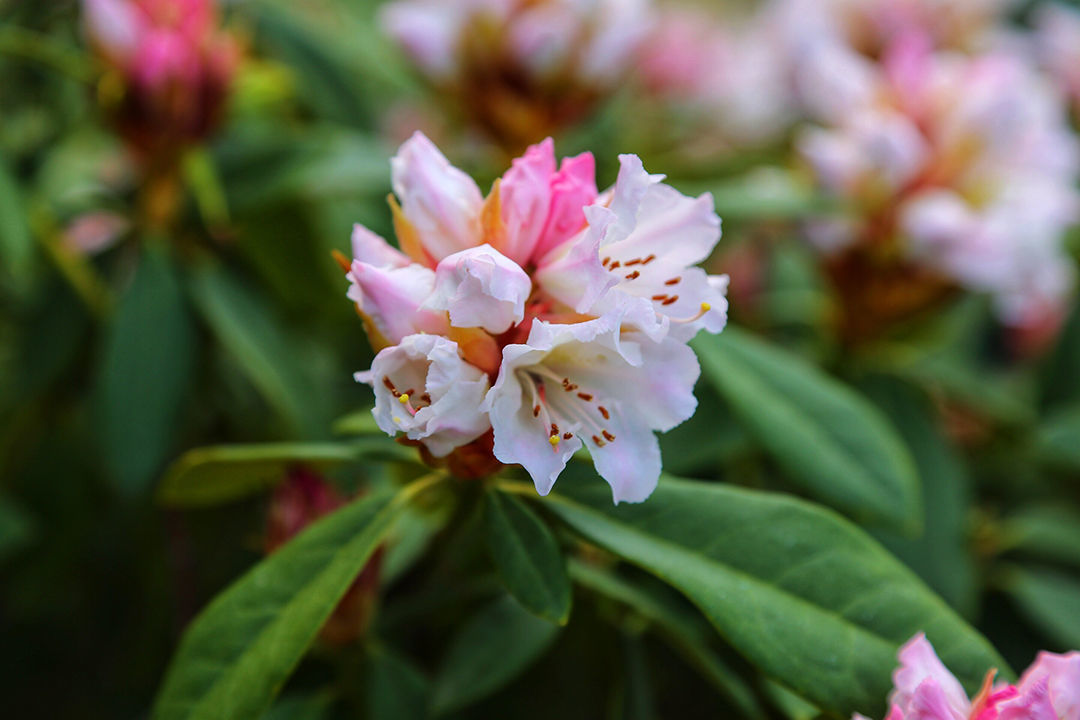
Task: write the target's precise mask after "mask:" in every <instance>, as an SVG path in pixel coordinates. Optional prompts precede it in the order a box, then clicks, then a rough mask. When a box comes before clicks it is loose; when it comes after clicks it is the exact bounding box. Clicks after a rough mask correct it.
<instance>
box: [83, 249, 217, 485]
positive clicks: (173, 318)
mask: <svg viewBox="0 0 1080 720" xmlns="http://www.w3.org/2000/svg"><path fill="white" fill-rule="evenodd" d="M196 340H197V335H196V333H195V328H194V325H193V323H192V320H191V315H190V313H189V311H188V307H187V303H186V299H185V297H184V293H183V291H182V289H181V287H180V281H179V278H178V277H177V274H176V271H175V270H174V268H173V267H172V262H171V259H170V258H169V255H168V247H167V246H165V245H163V244H159V243H157V242H153V241H152V242H149V243H148V244H147V245H146V247H145V248H144V250H143V253H142V257H141V258H140V260H139V265H138V267H137V269H136V271H135V277H134V279H133V280H132V283H131V286H130V287H129V288H128V289H127V291H126V292H125V293H124V294H123V295H122V296H121V297H120V299H119V303H118V306H117V308H116V313H115V315H114V316H113V318H112V323H111V326H110V327H109V328H108V330H107V332H106V335H105V347H104V353H103V357H102V363H101V367H100V375H99V377H98V407H99V419H98V429H99V432H100V433H101V441H102V445H103V448H104V453H105V460H106V464H107V466H108V468H109V470H110V472H111V474H112V477H113V479H114V481H115V482H116V484H117V486H118V488H119V489H120V491H121V492H123V493H125V494H127V495H138V494H140V493H142V492H143V491H145V490H146V489H147V488H148V487H149V485H150V483H151V482H153V480H154V478H155V477H156V476H157V473H158V472H160V470H161V467H162V465H163V463H164V462H165V461H166V459H167V458H168V456H169V454H170V453H171V452H172V451H173V443H174V442H175V437H176V432H177V424H178V421H179V416H180V411H181V409H182V407H183V405H184V403H185V402H186V401H187V399H188V386H189V384H190V382H191V380H192V376H193V372H194V368H195V360H196V357H197V348H196Z"/></svg>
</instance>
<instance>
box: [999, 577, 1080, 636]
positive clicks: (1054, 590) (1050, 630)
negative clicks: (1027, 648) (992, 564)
mask: <svg viewBox="0 0 1080 720" xmlns="http://www.w3.org/2000/svg"><path fill="white" fill-rule="evenodd" d="M1003 577H1004V585H1005V589H1006V591H1008V593H1009V594H1010V595H1011V596H1012V598H1013V600H1014V601H1015V602H1016V604H1017V605H1018V606H1019V608H1020V610H1021V611H1022V612H1023V613H1024V615H1026V616H1027V618H1028V619H1029V620H1030V621H1031V622H1032V623H1033V624H1035V625H1036V626H1037V627H1039V628H1040V629H1041V630H1042V631H1043V632H1044V633H1045V634H1046V637H1047V638H1048V639H1050V640H1051V641H1052V642H1053V646H1052V647H1050V648H1049V649H1050V650H1054V651H1057V652H1063V651H1066V650H1072V649H1075V648H1080V578H1078V577H1077V576H1075V575H1067V574H1065V573H1062V572H1059V571H1057V570H1049V569H1043V568H1022V567H1010V568H1008V569H1007V570H1005V571H1003Z"/></svg>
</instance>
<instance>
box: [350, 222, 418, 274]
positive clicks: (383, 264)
mask: <svg viewBox="0 0 1080 720" xmlns="http://www.w3.org/2000/svg"><path fill="white" fill-rule="evenodd" d="M352 253H353V259H355V260H359V261H360V262H362V263H366V264H368V265H374V266H375V267H378V268H399V267H405V266H406V265H409V264H410V263H411V262H412V261H411V260H409V257H408V256H407V255H405V253H403V252H401V251H400V250H398V249H397V248H395V247H393V246H391V245H390V243H388V242H386V240H384V239H383V238H381V237H380V236H378V235H376V234H375V233H373V232H371V231H370V230H368V229H367V228H366V227H364V226H363V225H360V224H356V225H353V232H352Z"/></svg>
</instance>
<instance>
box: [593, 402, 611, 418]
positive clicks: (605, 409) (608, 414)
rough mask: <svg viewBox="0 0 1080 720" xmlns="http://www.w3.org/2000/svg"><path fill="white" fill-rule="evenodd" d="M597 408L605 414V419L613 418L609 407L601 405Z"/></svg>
mask: <svg viewBox="0 0 1080 720" xmlns="http://www.w3.org/2000/svg"><path fill="white" fill-rule="evenodd" d="M596 409H597V410H599V411H600V414H601V415H603V416H604V419H605V420H610V419H611V413H609V412H608V409H607V408H606V407H604V406H603V405H601V406H599V407H598V408H596Z"/></svg>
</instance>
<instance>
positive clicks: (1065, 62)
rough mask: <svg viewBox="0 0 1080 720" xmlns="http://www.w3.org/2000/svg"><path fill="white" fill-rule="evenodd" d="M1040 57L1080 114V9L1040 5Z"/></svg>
mask: <svg viewBox="0 0 1080 720" xmlns="http://www.w3.org/2000/svg"><path fill="white" fill-rule="evenodd" d="M1035 25H1036V34H1035V44H1036V52H1037V53H1038V56H1039V59H1040V61H1041V62H1042V64H1043V67H1045V68H1046V69H1047V70H1048V71H1049V72H1050V74H1051V76H1053V77H1054V79H1056V80H1057V81H1058V83H1059V84H1060V86H1061V87H1062V88H1063V89H1064V90H1065V92H1066V93H1067V94H1068V97H1069V99H1070V101H1071V102H1072V105H1073V112H1074V113H1076V115H1077V117H1080V10H1077V9H1076V8H1074V7H1068V6H1066V5H1060V4H1056V3H1051V4H1046V5H1042V6H1040V7H1039V9H1038V12H1037V14H1036V19H1035Z"/></svg>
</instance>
